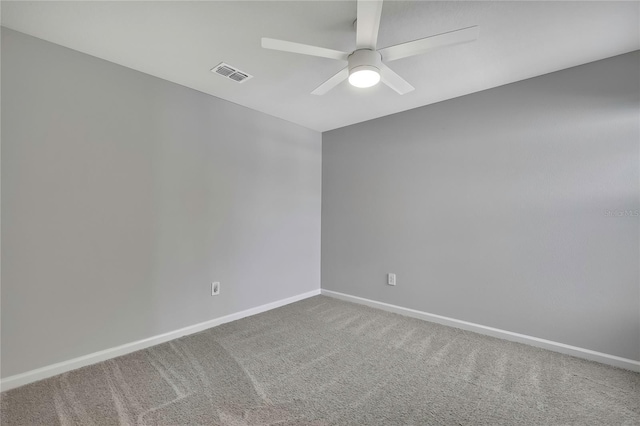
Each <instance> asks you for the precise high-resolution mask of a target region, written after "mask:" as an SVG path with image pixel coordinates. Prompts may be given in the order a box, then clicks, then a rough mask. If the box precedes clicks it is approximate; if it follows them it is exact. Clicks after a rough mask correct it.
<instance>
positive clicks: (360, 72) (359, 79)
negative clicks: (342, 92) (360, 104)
mask: <svg viewBox="0 0 640 426" xmlns="http://www.w3.org/2000/svg"><path fill="white" fill-rule="evenodd" d="M379 82H380V70H378V68H376V67H373V66H370V65H362V66H359V67H355V68H353V69H352V70H351V71H349V83H351V85H352V86H355V87H360V88H365V87H371V86H375V85H376V84H378V83H379Z"/></svg>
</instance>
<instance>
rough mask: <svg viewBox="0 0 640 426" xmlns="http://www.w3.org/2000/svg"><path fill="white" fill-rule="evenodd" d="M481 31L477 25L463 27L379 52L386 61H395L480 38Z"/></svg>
mask: <svg viewBox="0 0 640 426" xmlns="http://www.w3.org/2000/svg"><path fill="white" fill-rule="evenodd" d="M479 32H480V30H479V29H478V27H477V26H474V27H469V28H463V29H461V30H456V31H451V32H448V33H443V34H438V35H434V36H431V37H425V38H421V39H419V40H414V41H410V42H407V43H402V44H396V45H395V46H390V47H385V48H384V49H380V50H378V52H380V54H381V55H382V59H383V60H384V61H386V62H389V61H395V60H396V59H401V58H406V57H409V56H415V55H420V54H422V53H425V52H427V51H429V50H431V49H435V48H437V47H442V46H450V45H452V44H459V43H467V42H469V41H474V40H476V39H477V38H478V34H479Z"/></svg>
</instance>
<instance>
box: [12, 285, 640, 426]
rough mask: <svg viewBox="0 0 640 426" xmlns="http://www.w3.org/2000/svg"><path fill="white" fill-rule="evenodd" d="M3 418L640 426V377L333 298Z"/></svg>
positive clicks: (288, 309) (122, 368)
mask: <svg viewBox="0 0 640 426" xmlns="http://www.w3.org/2000/svg"><path fill="white" fill-rule="evenodd" d="M1 399H2V401H1V421H2V425H17V424H25V425H27V424H28V425H35V424H46V425H56V424H60V425H108V424H149V425H155V424H165V425H191V424H202V425H233V426H235V425H276V424H277V425H318V426H319V425H334V424H340V425H639V424H640V374H638V373H633V372H629V371H625V370H621V369H617V368H613V367H608V366H605V365H601V364H597V363H594V362H590V361H584V360H580V359H577V358H572V357H569V356H565V355H560V354H557V353H553V352H549V351H545V350H542V349H537V348H533V347H529V346H525V345H521V344H517V343H511V342H506V341H502V340H499V339H494V338H490V337H485V336H481V335H478V334H474V333H470V332H466V331H462V330H458V329H455V328H450V327H445V326H441V325H437V324H431V323H428V322H423V321H420V320H416V319H412V318H407V317H403V316H399V315H395V314H391V313H387V312H383V311H379V310H376V309H372V308H368V307H364V306H360V305H355V304H351V303H347V302H342V301H339V300H335V299H331V298H328V297H325V296H317V297H313V298H310V299H306V300H303V301H301V302H297V303H294V304H291V305H288V306H285V307H282V308H279V309H275V310H273V311H269V312H266V313H263V314H260V315H256V316H253V317H250V318H245V319H242V320H239V321H236V322H233V323H229V324H225V325H222V326H219V327H216V328H213V329H210V330H207V331H204V332H201V333H198V334H194V335H191V336H187V337H183V338H180V339H177V340H173V341H171V342H169V343H165V344H162V345H158V346H155V347H152V348H149V349H146V350H142V351H139V352H135V353H132V354H129V355H126V356H123V357H120V358H116V359H113V360H110V361H106V362H103V363H100V364H96V365H92V366H89V367H85V368H82V369H79V370H75V371H72V372H69V373H65V374H62V375H60V376H56V377H53V378H51V379H47V380H43V381H41V382H38V383H34V384H31V385H27V386H23V387H21V388H18V389H14V390H11V391H8V392H4V393H3V394H2V395H1Z"/></svg>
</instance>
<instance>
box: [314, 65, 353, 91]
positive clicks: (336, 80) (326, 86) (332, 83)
mask: <svg viewBox="0 0 640 426" xmlns="http://www.w3.org/2000/svg"><path fill="white" fill-rule="evenodd" d="M347 78H349V68H348V67H345V68H342V69H341V70H340V71H338V73H337V74H336V75H334V76H333V77H331V78H330V79H329V80H327V81H325V82H324V83H322V84H321V85H320V86H318V87H316V89H315V90H314V91H313V92H311V94H312V95H324V94H325V93H327V92H328V91H329V90H331V89H333V88H334V87H336V86H337V85H338V84H340V83H342V82H343V81H345V80H346V79H347Z"/></svg>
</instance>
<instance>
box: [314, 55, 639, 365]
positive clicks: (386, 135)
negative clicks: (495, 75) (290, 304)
mask: <svg viewBox="0 0 640 426" xmlns="http://www.w3.org/2000/svg"><path fill="white" fill-rule="evenodd" d="M639 73H640V60H639V53H638V52H634V53H630V54H626V55H622V56H617V57H613V58H610V59H607V60H603V61H598V62H594V63H590V64H587V65H583V66H580V67H576V68H572V69H568V70H564V71H560V72H557V73H553V74H548V75H544V76H541V77H537V78H533V79H530V80H526V81H522V82H518V83H514V84H511V85H507V86H503V87H499V88H496V89H491V90H488V91H485V92H480V93H476V94H473V95H469V96H465V97H461V98H457V99H454V100H450V101H446V102H442V103H440V104H435V105H431V106H427V107H423V108H420V109H416V110H412V111H407V112H403V113H400V114H396V115H393V116H389V117H385V118H381V119H376V120H372V121H369V122H365V123H360V124H357V125H353V126H349V127H344V128H341V129H337V130H334V131H330V132H326V133H324V134H323V148H322V149H323V165H322V167H323V183H322V192H323V200H322V288H323V289H327V290H334V291H338V292H342V293H346V294H351V295H355V296H360V297H364V298H368V299H373V300H377V301H382V302H386V303H391V304H394V305H400V306H403V307H408V308H412V309H417V310H421V311H426V312H429V313H433V314H438V315H444V316H447V317H452V318H456V319H460V320H465V321H470V322H474V323H478V324H482V325H486V326H491V327H496V328H500V329H504V330H508V331H512V332H517V333H522V334H526V335H530V336H534V337H539V338H544V339H548V340H552V341H557V342H561V343H565V344H569V345H574V346H578V347H582V348H586V349H591V350H595V351H600V352H604V353H607V354H612V355H617V356H621V357H625V358H629V359H634V360H640V277H639V273H640V268H639V262H640V260H639V259H640V253H639V236H640V232H639V231H640V227H639V220H640V218H639V217H638V210H639V209H640V200H639V197H640V188H639V154H640V151H639V144H640V134H639V132H640V107H639V103H640V89H639V85H640V78H639V77H640V76H639ZM408 96H410V95H408ZM387 272H394V273H396V274H397V285H396V286H395V287H391V286H387V285H386V276H385V274H386V273H387Z"/></svg>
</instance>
